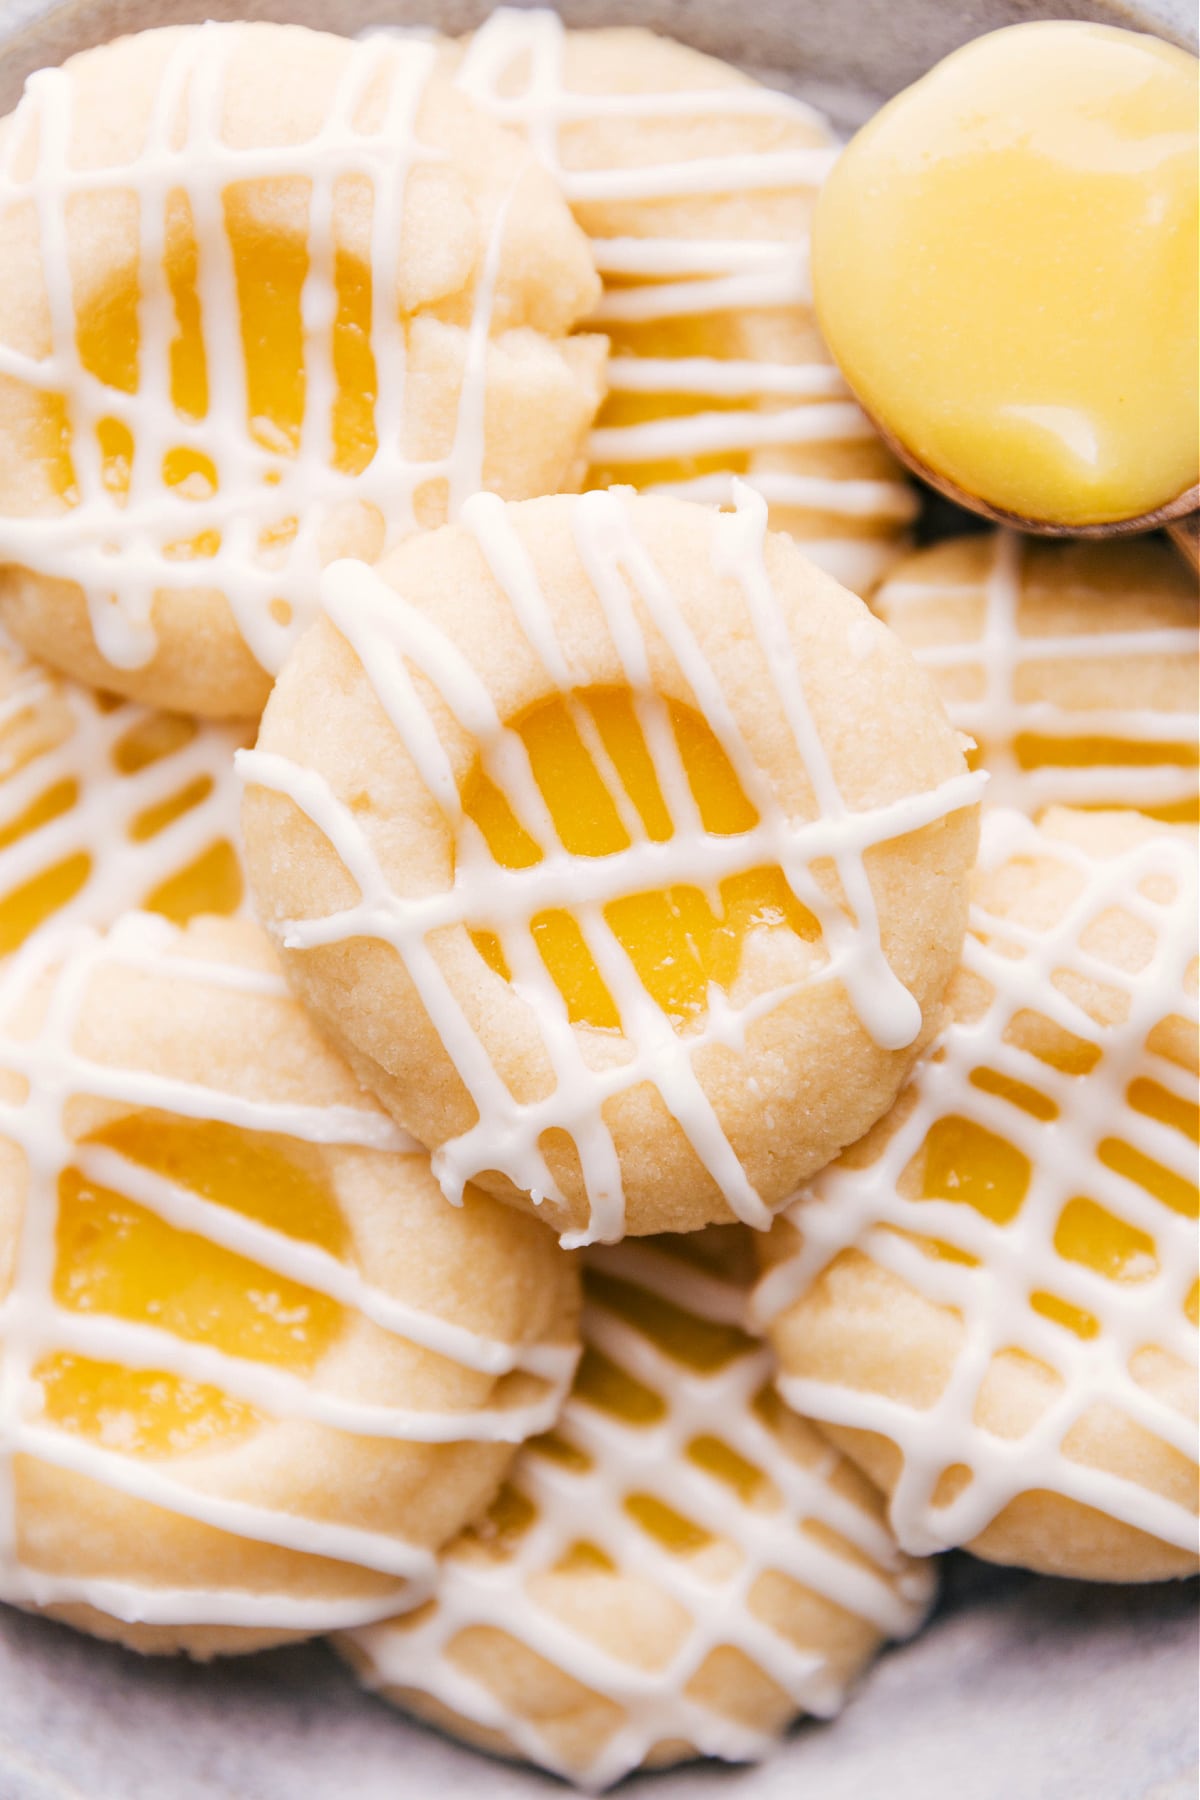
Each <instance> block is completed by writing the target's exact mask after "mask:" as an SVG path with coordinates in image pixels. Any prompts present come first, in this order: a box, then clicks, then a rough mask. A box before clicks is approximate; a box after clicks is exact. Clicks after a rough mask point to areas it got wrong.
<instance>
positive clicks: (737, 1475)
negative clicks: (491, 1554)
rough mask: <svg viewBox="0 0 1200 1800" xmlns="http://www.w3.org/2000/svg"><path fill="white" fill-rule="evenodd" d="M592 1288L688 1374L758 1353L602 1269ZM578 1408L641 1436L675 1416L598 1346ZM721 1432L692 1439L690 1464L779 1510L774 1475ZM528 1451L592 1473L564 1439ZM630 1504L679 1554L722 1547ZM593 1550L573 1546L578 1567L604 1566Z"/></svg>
mask: <svg viewBox="0 0 1200 1800" xmlns="http://www.w3.org/2000/svg"><path fill="white" fill-rule="evenodd" d="M584 1288H585V1292H586V1294H587V1296H588V1299H589V1301H590V1302H591V1304H593V1305H594V1306H596V1307H598V1308H600V1309H602V1310H603V1311H604V1312H605V1313H610V1314H612V1315H613V1316H614V1317H615V1318H618V1319H620V1320H622V1321H623V1322H624V1323H625V1324H626V1325H628V1326H630V1327H631V1328H632V1329H633V1330H634V1331H635V1332H636V1333H637V1334H638V1335H639V1336H640V1337H643V1338H645V1339H646V1340H647V1341H648V1342H649V1343H651V1344H652V1345H653V1346H654V1348H655V1349H656V1350H657V1351H658V1352H659V1353H660V1354H661V1355H663V1356H665V1357H667V1358H668V1359H669V1360H670V1361H671V1362H672V1363H673V1364H675V1365H676V1366H677V1367H678V1368H679V1370H680V1371H681V1372H685V1371H686V1372H688V1373H690V1374H691V1375H693V1376H698V1377H700V1378H701V1379H704V1380H711V1379H714V1378H715V1377H716V1376H718V1375H719V1374H720V1373H721V1372H722V1370H724V1369H726V1368H728V1367H729V1366H730V1364H732V1363H733V1362H735V1361H736V1360H737V1359H738V1358H739V1357H742V1356H746V1355H752V1354H753V1353H754V1351H755V1349H756V1344H755V1341H754V1339H753V1338H750V1337H748V1336H747V1335H746V1333H745V1332H743V1331H741V1330H739V1329H738V1328H737V1327H736V1326H733V1325H725V1324H722V1323H720V1322H718V1321H716V1320H713V1319H708V1318H703V1317H701V1316H699V1315H698V1314H696V1313H693V1312H689V1311H687V1310H686V1309H685V1308H683V1307H681V1306H677V1305H675V1304H674V1303H673V1302H672V1301H670V1300H667V1299H664V1298H663V1296H662V1295H660V1294H656V1293H652V1292H651V1291H650V1290H649V1289H648V1288H643V1287H641V1286H639V1285H638V1284H637V1283H636V1282H632V1281H625V1280H621V1279H619V1278H617V1277H615V1276H612V1275H609V1274H608V1273H606V1272H605V1271H603V1270H601V1269H599V1268H594V1267H593V1268H588V1269H587V1270H586V1271H585V1274H584ZM574 1401H575V1402H578V1403H581V1404H582V1405H584V1406H587V1407H589V1408H591V1409H592V1410H594V1411H597V1412H601V1413H604V1414H606V1415H607V1416H608V1417H609V1418H610V1419H613V1420H615V1421H616V1422H617V1423H618V1424H619V1425H621V1426H623V1427H625V1428H626V1429H627V1430H633V1431H639V1430H643V1431H644V1430H647V1429H651V1428H653V1427H654V1426H655V1425H658V1424H659V1423H661V1421H662V1420H663V1419H665V1418H666V1417H667V1415H668V1413H669V1411H670V1402H669V1397H668V1396H666V1395H664V1394H660V1393H659V1392H657V1390H656V1389H655V1388H654V1387H652V1386H649V1385H647V1384H646V1383H645V1382H643V1381H641V1380H639V1379H638V1378H637V1377H635V1376H633V1375H631V1374H630V1373H629V1372H628V1371H627V1370H626V1369H624V1368H623V1367H621V1365H620V1364H618V1363H616V1362H613V1361H612V1360H611V1359H610V1358H609V1357H607V1356H605V1355H604V1354H603V1353H602V1352H601V1351H600V1350H598V1349H597V1348H596V1346H595V1345H594V1344H587V1345H585V1348H584V1353H583V1360H582V1362H581V1364H580V1368H579V1373H578V1374H577V1376H576V1379H575V1387H574ZM719 1431H720V1421H719V1420H718V1421H715V1422H714V1427H713V1430H712V1431H711V1432H703V1433H701V1434H699V1435H698V1436H696V1437H694V1438H692V1439H690V1440H689V1441H688V1443H687V1444H686V1445H684V1447H683V1454H684V1455H685V1456H686V1457H687V1459H688V1461H689V1462H692V1463H694V1464H695V1465H696V1467H698V1468H701V1469H703V1470H704V1471H705V1472H706V1473H707V1474H709V1475H711V1476H713V1477H714V1478H715V1479H716V1480H718V1481H720V1482H723V1483H724V1484H725V1485H726V1486H727V1487H729V1488H731V1489H732V1490H733V1491H734V1492H735V1493H736V1494H737V1495H738V1496H739V1498H740V1499H741V1500H742V1502H743V1503H744V1504H751V1503H752V1502H754V1501H756V1500H761V1501H770V1500H773V1501H774V1502H775V1503H776V1504H777V1503H778V1495H777V1494H776V1493H775V1490H774V1488H773V1486H772V1484H771V1482H770V1480H769V1478H768V1477H767V1475H766V1474H765V1473H764V1472H763V1470H761V1469H760V1468H758V1467H757V1466H756V1465H755V1464H754V1463H752V1462H750V1461H749V1460H748V1459H747V1458H746V1457H744V1456H743V1455H741V1454H740V1453H739V1452H738V1451H736V1450H735V1449H733V1448H732V1446H731V1445H729V1444H727V1443H726V1442H725V1441H724V1439H723V1438H722V1437H721V1436H720V1435H719ZM527 1448H528V1450H529V1451H531V1452H532V1453H533V1454H534V1455H536V1456H542V1457H546V1458H547V1459H549V1460H550V1461H552V1462H556V1463H559V1464H562V1465H565V1466H566V1467H568V1468H571V1469H576V1470H577V1469H579V1468H580V1467H582V1468H585V1469H586V1468H587V1467H588V1466H589V1463H590V1459H589V1458H588V1457H587V1456H586V1453H584V1452H581V1451H580V1450H579V1449H578V1448H577V1447H576V1446H575V1445H573V1444H571V1443H570V1441H569V1440H568V1439H565V1438H563V1437H562V1435H561V1434H560V1433H558V1432H548V1433H547V1434H546V1435H545V1436H543V1437H540V1438H534V1439H533V1440H532V1441H531V1442H530V1444H529V1445H528V1446H527ZM622 1504H623V1508H624V1510H625V1512H626V1513H627V1514H628V1516H629V1517H630V1518H631V1519H632V1520H633V1522H634V1523H635V1524H636V1525H638V1526H639V1527H640V1528H641V1530H642V1531H644V1532H645V1533H646V1534H647V1536H649V1537H652V1538H654V1539H655V1540H656V1541H657V1542H658V1543H659V1544H660V1545H661V1546H662V1548H663V1549H665V1550H667V1551H669V1552H671V1553H672V1554H673V1555H676V1556H687V1555H690V1554H692V1553H694V1552H695V1551H698V1550H702V1549H704V1548H706V1547H707V1546H708V1545H710V1544H712V1543H713V1542H714V1541H715V1539H714V1536H713V1534H712V1533H711V1532H709V1531H707V1530H705V1529H704V1527H703V1526H701V1525H699V1524H697V1523H696V1522H695V1521H694V1520H692V1519H690V1518H688V1517H686V1516H685V1515H684V1514H683V1513H681V1512H678V1511H677V1510H676V1509H675V1508H674V1507H672V1506H669V1505H667V1504H666V1503H665V1502H664V1501H663V1500H662V1499H661V1498H659V1497H657V1496H655V1495H652V1494H645V1493H639V1492H637V1491H634V1492H631V1493H629V1494H627V1495H625V1496H624V1498H623V1501H622ZM590 1548H591V1546H585V1545H580V1544H577V1545H575V1546H573V1558H572V1562H573V1566H576V1567H582V1566H585V1565H586V1564H588V1563H589V1562H590V1563H591V1564H592V1565H593V1566H597V1567H599V1566H602V1565H599V1564H596V1563H595V1558H594V1557H591V1558H589V1557H588V1556H587V1550H588V1549H590Z"/></svg>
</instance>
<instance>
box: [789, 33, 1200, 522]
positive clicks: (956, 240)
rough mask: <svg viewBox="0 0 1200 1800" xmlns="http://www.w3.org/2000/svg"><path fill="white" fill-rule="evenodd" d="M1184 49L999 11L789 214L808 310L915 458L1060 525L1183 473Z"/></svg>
mask: <svg viewBox="0 0 1200 1800" xmlns="http://www.w3.org/2000/svg"><path fill="white" fill-rule="evenodd" d="M1198 68H1200V65H1198V64H1197V62H1196V59H1195V58H1194V57H1192V56H1190V55H1188V54H1187V52H1186V51H1183V50H1179V49H1176V48H1174V47H1173V46H1172V45H1170V44H1166V43H1163V42H1161V41H1160V40H1158V39H1156V38H1152V37H1146V36H1143V35H1141V34H1139V33H1135V32H1129V31H1120V30H1116V29H1114V28H1112V27H1109V26H1101V25H1089V24H1083V23H1071V22H1066V21H1042V22H1038V23H1034V24H1029V25H1019V26H1014V27H1012V28H1010V29H1008V30H1005V31H998V32H994V33H992V34H991V35H989V36H987V37H983V38H979V39H977V40H976V41H975V42H974V43H971V44H968V45H967V46H966V47H965V48H964V49H962V50H959V51H957V52H956V53H955V54H954V55H953V56H950V57H948V58H947V59H946V61H945V62H943V63H941V64H939V65H938V67H937V68H935V69H934V70H933V71H932V72H931V73H930V74H929V75H927V76H926V77H925V78H924V79H923V80H922V81H919V82H917V83H916V84H915V85H914V86H913V87H911V88H909V89H907V91H906V92H904V93H903V94H900V95H899V96H898V97H897V98H896V99H895V100H893V101H892V102H891V104H890V105H888V106H886V107H884V109H883V110H882V111H881V112H880V113H879V114H878V115H877V116H876V117H875V118H874V119H872V120H871V121H870V123H869V124H868V125H866V126H865V127H864V129H863V130H862V131H860V132H859V134H858V136H857V137H856V138H854V140H853V142H852V143H851V144H850V145H849V146H848V148H847V149H846V151H845V152H844V153H843V155H842V156H841V157H840V159H839V160H838V162H837V164H836V166H835V168H834V170H833V173H832V174H831V176H830V178H829V181H828V182H827V184H826V186H825V189H824V191H823V193H822V195H821V198H820V202H819V204H818V208H817V214H816V220H815V225H814V233H813V279H814V288H815V297H816V305H817V311H818V315H819V318H820V321H821V325H822V328H823V330H824V332H825V335H826V338H827V339H828V342H829V345H830V348H831V349H832V351H833V354H834V356H835V358H836V360H837V361H838V363H839V364H840V365H841V368H842V371H843V373H844V374H845V376H846V378H847V380H848V381H849V382H850V384H851V386H852V387H853V388H854V390H855V392H856V393H857V394H858V396H859V398H860V399H861V401H862V402H863V405H864V406H865V407H866V409H867V410H868V412H870V413H871V414H872V415H873V417H874V418H875V419H876V420H877V421H878V423H879V424H880V425H881V426H882V427H883V428H884V430H885V431H887V432H889V433H890V434H891V435H892V436H893V437H894V438H895V439H896V441H897V442H898V444H899V445H900V446H901V448H902V449H903V450H905V451H906V452H907V453H908V454H909V455H910V456H911V457H913V458H914V459H915V460H916V461H917V462H919V463H920V464H922V465H923V466H924V467H925V468H927V469H928V470H929V472H930V473H931V474H932V475H933V476H934V477H935V478H940V480H941V481H942V482H943V483H946V484H949V485H950V486H951V487H954V488H957V489H959V490H961V491H962V492H963V493H964V494H966V495H969V496H972V497H974V498H976V499H978V500H981V501H983V502H984V503H986V504H987V505H988V506H990V507H992V508H994V509H996V510H998V511H1002V512H1006V513H1012V514H1016V515H1018V516H1019V517H1022V518H1027V519H1030V520H1034V521H1038V522H1040V523H1044V524H1061V525H1066V526H1084V525H1096V524H1105V523H1113V522H1117V521H1121V520H1126V519H1132V518H1136V517H1138V516H1140V515H1141V514H1144V513H1147V512H1150V511H1153V510H1155V509H1156V508H1158V507H1161V506H1164V505H1166V504H1168V503H1170V502H1171V501H1173V500H1176V499H1177V498H1178V497H1179V496H1180V495H1182V494H1184V493H1186V491H1187V490H1188V489H1190V488H1192V487H1193V486H1194V485H1195V483H1196V481H1197V477H1198V473H1200V424H1198V408H1200V397H1198V367H1200V344H1198V316H1200V315H1198V295H1197V254H1198V251H1197V152H1198V134H1197V106H1198V87H1197V70H1198Z"/></svg>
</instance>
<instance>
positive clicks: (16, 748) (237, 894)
mask: <svg viewBox="0 0 1200 1800" xmlns="http://www.w3.org/2000/svg"><path fill="white" fill-rule="evenodd" d="M246 738H247V732H246V729H245V728H244V727H243V728H241V729H239V728H238V727H236V726H233V725H220V724H202V723H199V722H198V721H197V720H195V719H188V718H184V717H183V716H182V714H179V713H159V712H151V711H149V710H148V709H147V708H146V707H143V706H136V705H134V704H133V703H132V702H131V701H128V700H117V699H115V698H113V697H112V696H111V695H105V694H96V693H93V692H92V690H91V689H90V688H85V687H81V686H80V685H79V684H78V683H77V682H74V681H68V680H66V679H65V678H64V677H62V676H59V675H55V674H54V673H53V671H52V670H50V669H48V668H46V666H45V665H44V664H42V663H36V662H33V661H31V659H30V658H29V657H27V656H26V655H25V653H24V651H22V650H20V649H18V648H17V646H16V645H15V644H13V643H12V642H11V640H8V639H6V638H5V637H4V636H3V634H2V633H0V956H3V955H7V954H8V953H9V952H10V951H12V950H15V949H17V948H18V946H19V945H21V944H23V943H24V942H25V940H26V938H27V937H28V936H29V934H30V933H31V932H32V931H34V930H36V929H37V928H38V926H40V925H43V924H45V923H46V922H47V921H48V920H50V919H54V920H55V922H56V923H57V924H60V925H61V924H65V923H67V922H68V921H70V922H75V921H78V922H79V923H82V924H87V925H95V926H102V925H108V924H111V923H112V921H113V920H114V919H115V918H117V917H118V915H119V914H120V913H122V912H127V911H129V910H130V909H132V908H138V907H141V908H145V909H146V910H148V911H150V912H157V913H162V914H163V915H164V916H165V917H167V918H170V919H174V920H175V921H176V922H177V923H179V924H182V923H184V922H185V921H186V920H187V919H189V918H192V917H193V916H194V915H195V914H197V913H234V912H236V911H237V910H238V909H239V907H240V906H241V905H242V902H243V891H244V884H243V881H242V869H241V857H240V854H239V851H238V850H237V848H236V844H237V840H238V838H239V836H240V832H239V828H238V806H239V804H240V800H241V794H240V790H239V789H238V784H237V780H236V777H235V775H234V769H233V754H234V751H235V750H236V749H237V748H238V745H239V744H243V743H245V742H246Z"/></svg>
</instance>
